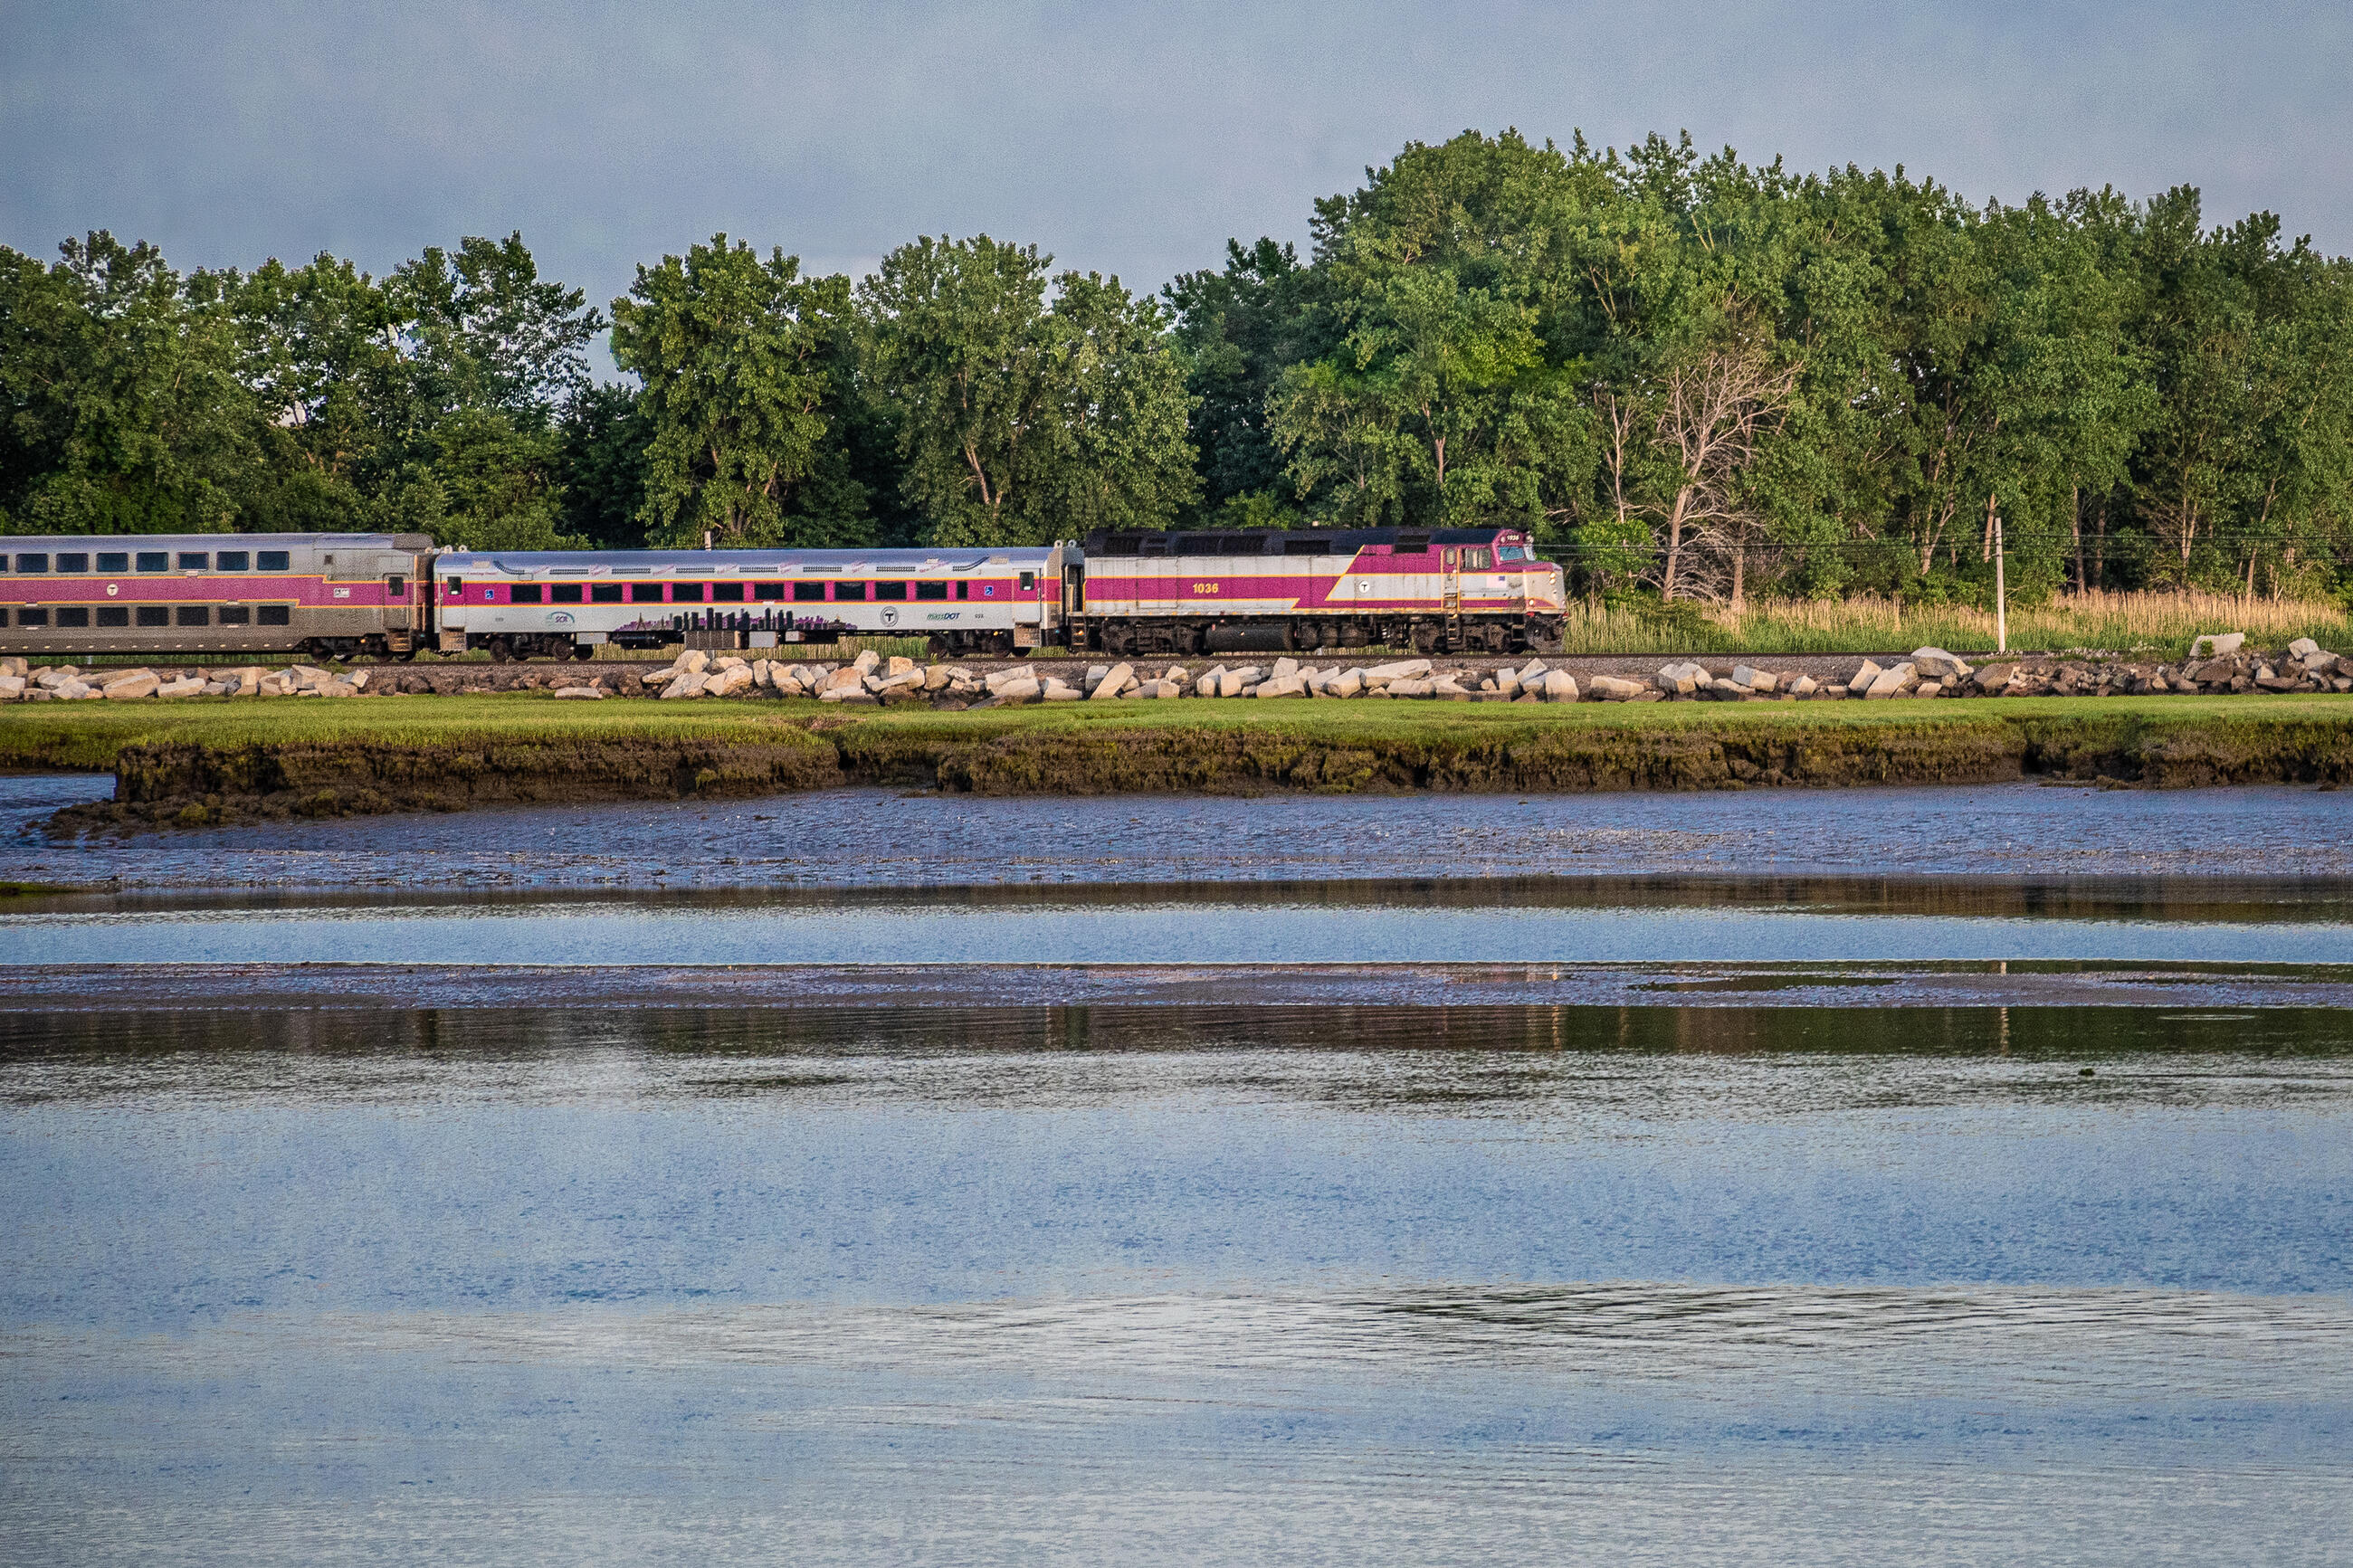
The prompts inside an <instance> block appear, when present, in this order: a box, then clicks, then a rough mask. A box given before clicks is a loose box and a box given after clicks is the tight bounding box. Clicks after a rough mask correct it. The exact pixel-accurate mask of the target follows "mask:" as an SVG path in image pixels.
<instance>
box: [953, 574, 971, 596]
mask: <svg viewBox="0 0 2353 1568" xmlns="http://www.w3.org/2000/svg"><path fill="white" fill-rule="evenodd" d="M956 597H957V598H959V599H969V598H971V597H972V584H970V583H967V582H965V580H964V579H963V578H961V577H959V578H957V579H956Z"/></svg>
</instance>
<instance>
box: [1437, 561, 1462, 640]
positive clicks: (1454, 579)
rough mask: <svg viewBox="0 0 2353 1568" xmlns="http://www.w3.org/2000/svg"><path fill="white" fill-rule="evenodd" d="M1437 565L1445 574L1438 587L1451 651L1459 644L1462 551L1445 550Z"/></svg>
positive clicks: (1460, 629) (1460, 630)
mask: <svg viewBox="0 0 2353 1568" xmlns="http://www.w3.org/2000/svg"><path fill="white" fill-rule="evenodd" d="M1439 567H1440V571H1441V572H1442V573H1444V574H1445V575H1444V577H1443V579H1442V581H1441V584H1440V587H1441V590H1442V592H1443V595H1444V603H1445V610H1446V647H1447V649H1448V650H1449V651H1450V652H1451V651H1452V650H1453V649H1454V648H1456V647H1459V646H1461V635H1462V552H1461V550H1459V549H1450V550H1448V551H1446V552H1445V553H1444V554H1443V555H1442V556H1441V557H1440V563H1439Z"/></svg>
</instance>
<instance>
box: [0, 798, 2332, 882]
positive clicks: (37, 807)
mask: <svg viewBox="0 0 2353 1568" xmlns="http://www.w3.org/2000/svg"><path fill="white" fill-rule="evenodd" d="M112 789H113V785H112V781H111V780H109V779H104V778H92V777H88V776H80V777H18V778H5V777H0V879H10V880H16V881H26V882H62V883H75V884H89V883H115V884H118V885H121V886H123V887H129V888H169V887H185V888H223V887H311V888H401V889H422V888H470V889H498V888H555V889H570V888H611V889H622V888H627V889H662V888H761V889H773V888H778V887H790V886H804V887H827V888H839V887H876V886H900V887H904V886H913V885H937V884H958V885H973V884H989V883H1029V882H1049V883H1081V884H1083V883H1120V884H1134V883H1143V882H1187V881H1266V880H1298V879H1308V880H1326V879H1354V878H1362V877H1367V876H1375V877H1428V878H1492V877H1506V876H1527V875H1560V874H1592V873H1605V874H1606V873H1616V872H1630V873H1638V874H1642V875H1655V874H1658V873H1661V872H1679V873H1691V872H1694V871H1704V870H1721V871H1726V872H1732V873H1738V874H1753V873H1757V872H1763V871H1776V872H1816V873H1824V874H1832V875H1868V876H1880V875H1885V874H1888V873H1890V872H1907V873H1912V874H1915V875H1936V876H1945V877H1950V878H1962V879H1985V878H2006V877H2052V876H2062V875H2068V874H2096V875H2102V876H2114V875H2126V874H2130V875H2143V876H2147V875H2168V874H2169V875H2189V876H2200V877H2206V876H2239V875H2243V874H2245V873H2247V872H2249V871H2251V870H2257V869H2260V870H2262V871H2263V872H2264V873H2266V874H2269V875H2273V876H2315V877H2333V878H2340V879H2341V878H2348V877H2353V792H2343V791H2339V792H2334V793H2328V794H2322V793H2319V792H2317V791H2315V790H2312V789H2308V788H2291V787H2285V786H2282V787H2263V788H2253V789H2227V790H2222V789H2218V790H2176V791H2171V792H2165V793H2156V792H2147V791H2140V790H2094V789H2081V788H2059V787H2052V786H2049V785H2044V784H1999V785H1988V786H1982V787H1980V786H1968V787H1945V788H1935V789H1853V790H1759V791H1753V792H1746V793H1733V794H1723V795H1535V796H1531V797H1526V798H1522V797H1517V796H1512V795H1404V796H1377V797H1347V796H1296V795H1275V796H1270V797H1267V798H1265V799H1261V800H1230V799H1229V800H1204V799H1177V798H1165V797H1153V796H1143V797H1137V796H1120V797H1115V798H1108V799H1098V800H975V799H970V798H965V797H955V796H950V797H945V798H942V797H936V796H917V797H912V798H911V797H908V796H905V795H899V794H895V793H893V792H891V791H887V790H839V791H830V792H828V793H825V794H821V795H785V796H779V797H776V798H772V799H766V800H749V801H721V802H707V801H686V802H678V803H673V804H641V805H597V806H544V807H525V808H511V809H501V810H493V811H479V812H468V813H464V814H461V815H457V816H396V817H362V818H354V819H352V820H349V821H335V822H298V823H281V824H275V825H271V826H253V827H234V828H219V829H207V830H206V831H202V832H195V833H179V832H174V833H165V834H146V835H141V836H138V837H131V838H121V839H105V838H100V839H91V840H87V841H74V842H64V843H51V842H48V841H47V840H46V839H44V838H43V837H42V836H41V835H40V833H39V831H38V825H39V823H40V822H41V821H42V820H43V819H44V818H46V817H47V816H48V815H49V814H50V813H51V812H54V811H56V810H58V808H59V807H61V806H65V805H72V804H74V803H76V802H79V801H85V800H97V799H106V798H109V797H110V796H111V794H112Z"/></svg>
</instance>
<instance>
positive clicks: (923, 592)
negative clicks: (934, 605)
mask: <svg viewBox="0 0 2353 1568" xmlns="http://www.w3.org/2000/svg"><path fill="white" fill-rule="evenodd" d="M947 596H948V585H947V584H945V583H918V584H915V597H917V598H918V599H944V598H946V597H947Z"/></svg>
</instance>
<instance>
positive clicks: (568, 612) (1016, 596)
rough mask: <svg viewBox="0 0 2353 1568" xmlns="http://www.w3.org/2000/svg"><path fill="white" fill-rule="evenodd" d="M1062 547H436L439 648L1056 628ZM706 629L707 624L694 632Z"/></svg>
mask: <svg viewBox="0 0 2353 1568" xmlns="http://www.w3.org/2000/svg"><path fill="white" fill-rule="evenodd" d="M1066 554H1067V555H1068V556H1069V557H1070V561H1071V566H1072V567H1073V573H1072V576H1073V580H1074V582H1073V586H1074V588H1075V576H1076V573H1075V568H1076V565H1077V563H1078V556H1077V553H1076V552H1074V551H1070V550H1068V549H1067V548H1066V547H1065V546H1062V545H1055V546H1053V547H1051V548H1049V549H1006V550H996V551H992V550H985V549H974V550H931V551H926V550H639V551H532V552H519V551H482V552H467V551H463V550H453V551H447V552H443V553H442V554H441V556H440V557H439V559H438V567H437V574H438V588H439V595H438V597H439V605H438V628H439V633H440V647H441V649H442V651H443V652H445V653H456V652H460V651H463V650H465V649H468V648H486V649H488V650H489V651H490V653H491V657H492V658H501V659H505V658H530V657H531V656H533V655H534V654H546V655H553V656H554V657H557V658H563V657H565V655H572V656H574V657H577V658H588V657H589V656H590V655H591V654H592V653H593V652H594V651H595V649H596V647H597V646H598V645H600V644H604V643H613V644H617V645H619V646H621V647H660V646H662V645H663V644H666V643H677V642H681V641H706V640H711V641H722V642H723V645H724V646H729V647H735V646H743V647H777V646H779V645H785V644H792V643H802V642H834V641H837V640H839V638H840V637H844V636H848V635H853V634H857V635H865V636H870V637H871V636H881V637H928V638H930V639H931V642H932V645H933V647H935V648H937V649H938V650H939V651H941V652H943V653H945V654H949V655H965V654H983V653H1011V652H1012V651H1013V650H1014V649H1016V648H1026V647H1044V646H1047V645H1049V644H1051V643H1056V642H1059V641H1060V640H1061V632H1062V623H1063V586H1062V584H1063V562H1064V557H1065V555H1066ZM706 634H707V637H706Z"/></svg>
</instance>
